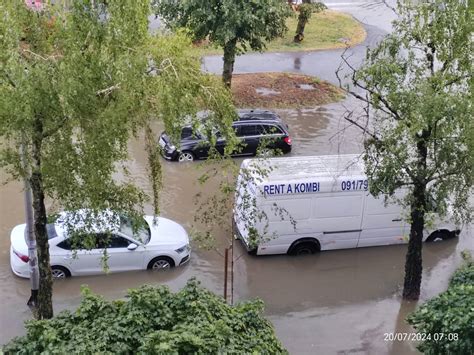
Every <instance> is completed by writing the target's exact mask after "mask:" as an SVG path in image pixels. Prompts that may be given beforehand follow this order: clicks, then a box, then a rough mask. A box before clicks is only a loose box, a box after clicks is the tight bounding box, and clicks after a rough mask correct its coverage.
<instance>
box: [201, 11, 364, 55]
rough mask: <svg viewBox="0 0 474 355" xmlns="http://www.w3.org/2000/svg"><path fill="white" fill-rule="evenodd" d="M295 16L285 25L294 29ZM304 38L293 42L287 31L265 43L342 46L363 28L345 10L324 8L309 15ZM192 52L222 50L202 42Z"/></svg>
mask: <svg viewBox="0 0 474 355" xmlns="http://www.w3.org/2000/svg"><path fill="white" fill-rule="evenodd" d="M297 22H298V18H297V17H295V16H292V17H289V18H288V19H287V20H286V26H287V27H288V28H290V29H293V28H296V26H297ZM304 36H305V40H304V41H302V42H301V43H295V42H294V41H293V37H294V33H293V32H292V31H288V32H287V33H286V34H285V35H284V36H283V37H279V38H275V39H274V40H272V41H270V42H268V43H267V44H266V51H267V52H288V51H312V50H319V49H334V48H346V47H347V46H350V47H352V46H354V45H357V44H359V43H361V42H362V41H363V40H364V39H365V36H366V33H365V30H364V27H363V26H362V25H361V24H360V23H359V22H357V21H356V20H355V19H354V18H353V17H352V16H350V15H349V14H346V13H342V12H338V11H333V10H325V11H323V12H319V13H317V14H313V18H312V20H311V21H309V22H308V23H307V24H306V27H305V31H304ZM194 50H195V52H196V53H197V54H198V55H200V56H204V55H217V54H222V50H219V49H218V48H215V47H213V46H212V45H210V44H207V43H206V42H204V43H200V44H199V45H197V46H195V48H194Z"/></svg>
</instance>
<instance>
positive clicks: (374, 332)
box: [0, 2, 474, 354]
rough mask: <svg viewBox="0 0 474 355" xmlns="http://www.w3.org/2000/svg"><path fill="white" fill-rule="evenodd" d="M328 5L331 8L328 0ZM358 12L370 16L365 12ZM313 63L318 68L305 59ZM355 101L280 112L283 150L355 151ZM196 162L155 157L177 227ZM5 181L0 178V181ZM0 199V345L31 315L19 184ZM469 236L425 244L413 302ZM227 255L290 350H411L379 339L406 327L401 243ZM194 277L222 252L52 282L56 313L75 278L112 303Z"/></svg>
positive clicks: (71, 298) (218, 273) (217, 268)
mask: <svg viewBox="0 0 474 355" xmlns="http://www.w3.org/2000/svg"><path fill="white" fill-rule="evenodd" d="M347 4H348V5H347V6H348V8H349V9H352V8H353V7H354V8H357V6H361V5H357V4H355V3H353V2H349V3H347ZM332 6H336V5H334V3H333V5H332ZM337 6H342V5H337ZM344 6H346V5H344ZM344 6H342V7H344ZM347 6H346V7H345V8H347ZM360 9H362V7H360ZM364 9H365V10H363V9H362V10H361V12H360V16H362V17H363V16H365V17H366V18H369V19H370V18H373V17H375V18H377V21H380V19H379V18H378V17H377V16H376V15H374V14H372V12H374V11H380V9H378V10H371V9H370V8H367V7H366V8H364ZM340 10H344V8H341V9H340ZM347 11H349V10H347ZM364 11H366V12H367V13H369V14H371V15H370V16H369V15H367V14H366V15H364V14H363V12H364ZM382 22H383V21H382ZM384 23H385V22H384ZM379 28H380V30H378V31H379V32H378V33H379V34H382V33H383V31H382V29H384V27H383V26H380V27H379ZM385 30H389V28H388V29H386V28H385ZM369 33H371V32H370V30H369ZM372 34H373V36H374V37H373V38H372V39H370V38H368V40H367V41H369V42H370V41H372V40H376V37H377V31H373V32H372ZM369 37H370V36H369ZM293 55H297V54H294V53H292V54H291V55H288V56H286V59H285V58H284V57H285V56H284V55H282V56H281V61H280V62H279V61H278V60H276V61H275V62H273V59H272V62H271V65H272V68H273V65H275V67H274V69H273V70H279V68H284V67H285V66H288V65H289V66H290V67H291V66H292V65H293V66H294V60H293V63H291V59H290V57H291V56H293ZM305 55H308V56H307V57H304V56H303V57H301V58H300V61H301V63H300V69H299V70H300V71H304V72H305V73H309V74H311V73H313V72H311V73H310V72H307V69H306V68H313V69H311V70H314V73H316V72H321V73H323V72H324V70H323V68H324V66H326V69H327V70H329V69H328V68H329V67H333V66H334V65H335V63H333V62H332V61H331V59H330V58H329V57H327V58H326V59H321V58H324V56H325V55H327V53H326V54H324V53H316V54H313V53H307V54H305ZM318 55H319V56H321V57H317V56H318ZM252 56H253V55H252ZM256 56H257V55H256ZM272 56H273V57H270V58H275V57H274V56H275V55H273V54H272ZM259 58H260V57H259ZM278 58H280V57H278ZM316 58H319V59H316ZM334 58H335V57H333V59H334ZM242 60H243V61H244V62H242ZM258 60H261V59H258ZM288 60H289V61H290V62H288ZM246 61H248V62H249V63H250V62H251V61H252V60H251V59H246V57H240V58H239V60H238V63H237V64H238V65H237V70H238V71H240V70H242V69H243V68H245V62H246ZM264 61H265V60H264ZM312 61H314V62H313V63H318V64H317V65H316V64H313V65H311V62H312ZM320 61H323V62H324V64H321V62H320ZM285 63H286V64H285ZM293 69H294V68H293ZM308 70H309V69H308ZM327 75H328V77H329V74H327ZM322 77H323V76H322ZM323 78H324V77H323ZM333 79H334V78H333ZM333 79H331V80H333ZM328 80H330V79H328ZM331 80H330V81H331ZM355 106H356V103H355V102H354V101H353V100H352V99H346V100H344V101H343V102H340V103H335V104H330V105H325V106H321V107H318V108H315V109H307V110H279V111H278V112H279V113H280V115H281V116H282V118H283V119H284V120H285V121H286V122H287V123H288V125H289V126H290V133H291V135H292V138H293V145H294V149H293V151H292V153H291V154H292V155H316V154H337V153H353V152H360V151H361V149H362V146H361V139H362V137H361V135H360V133H359V131H358V130H356V129H355V128H353V127H350V126H349V125H348V124H347V123H346V122H345V121H344V120H343V119H342V116H343V113H344V112H345V107H355ZM157 131H159V127H157ZM130 154H131V161H130V169H131V172H132V176H133V177H135V179H136V181H137V183H138V184H139V185H140V186H142V187H143V188H144V189H145V191H148V192H150V187H149V185H148V182H147V179H146V164H147V162H146V158H145V154H144V151H143V148H142V146H141V143H140V140H137V141H135V142H131V143H130ZM237 162H239V160H237ZM201 164H202V163H193V164H184V165H183V164H177V163H168V162H163V176H164V183H163V186H164V191H163V193H162V196H161V209H162V215H163V216H165V217H168V218H171V219H174V220H176V221H178V222H179V223H182V224H183V225H185V226H186V227H187V228H188V229H189V228H190V227H191V223H192V221H193V217H194V214H195V213H196V209H197V207H196V206H195V205H194V202H193V201H194V195H195V194H196V193H198V192H201V193H203V194H209V193H212V191H214V188H213V186H209V185H204V186H201V185H199V184H198V182H197V177H198V176H199V175H200V174H201V171H200V170H198V169H197V167H198V166H200V165H201ZM2 174H3V173H2ZM5 178H6V176H5V175H4V174H3V175H2V176H1V180H2V181H4V180H5ZM0 201H1V202H0V283H1V288H0V299H1V300H2V302H1V304H0V344H3V343H5V342H7V341H8V340H9V339H11V338H12V337H13V336H16V335H21V334H23V333H24V328H23V321H24V320H26V319H30V318H31V314H30V312H29V310H28V308H27V307H26V305H25V303H26V300H27V299H28V297H29V292H30V291H29V282H28V281H27V280H23V279H19V278H17V277H15V276H14V275H13V274H12V272H11V271H10V266H9V233H10V230H11V228H12V227H13V226H15V225H16V224H19V223H23V221H24V211H23V197H22V191H21V184H19V183H10V184H8V185H4V186H0ZM146 212H147V213H151V212H152V209H151V206H146ZM217 233H218V234H217V235H218V238H219V239H218V245H219V246H222V245H223V244H224V241H225V240H226V235H224V234H223V233H222V231H221V232H220V233H219V231H217ZM473 240H474V239H473V233H472V231H471V230H464V231H463V232H462V233H461V235H460V237H459V238H458V239H454V240H450V241H447V242H440V243H433V244H430V245H425V247H424V252H423V258H424V271H423V284H422V295H421V301H423V300H426V299H428V298H431V297H433V296H435V295H436V294H438V293H439V292H441V291H443V290H444V289H446V287H447V284H448V280H449V277H450V275H451V274H452V272H453V271H454V270H455V269H456V267H457V266H458V265H459V264H460V262H461V258H460V251H462V250H464V249H469V250H471V251H474V242H473ZM235 253H236V257H237V256H239V259H238V260H237V261H236V263H235V283H234V297H235V300H236V301H239V300H247V299H251V298H255V297H260V298H262V299H263V300H264V301H265V304H266V315H267V317H268V318H269V319H270V320H271V321H272V322H273V324H274V326H275V328H276V332H277V335H278V337H279V338H280V339H281V340H282V342H283V344H284V346H285V347H286V348H287V349H288V350H289V351H290V353H292V354H316V353H317V354H415V353H417V351H416V349H415V344H413V343H400V342H388V341H384V333H390V332H409V331H412V330H411V329H410V327H409V326H408V325H407V324H406V323H405V322H404V319H405V317H406V315H407V314H408V313H410V312H411V311H412V310H413V309H414V307H415V306H416V303H406V302H401V298H400V290H401V289H400V287H401V285H402V283H403V268H404V261H405V253H406V246H404V245H397V246H386V247H375V248H362V249H354V250H340V251H327V252H323V253H320V254H318V255H314V256H307V257H298V258H294V257H288V256H285V255H281V256H269V257H254V256H250V255H248V254H246V253H245V252H244V249H243V247H242V246H241V245H240V244H236V251H235ZM193 276H196V277H197V278H198V279H199V280H201V282H202V283H203V285H204V286H206V287H208V288H209V289H211V290H212V291H214V292H216V293H218V294H222V291H223V258H222V257H221V256H220V255H219V254H218V253H216V252H214V251H204V250H199V249H196V248H195V249H194V250H193V254H192V257H191V260H190V263H189V264H188V265H186V266H184V267H180V268H175V269H173V270H170V271H169V272H161V273H160V272H148V271H142V272H129V273H121V274H111V275H106V276H94V277H77V278H71V279H68V280H64V281H61V282H57V283H55V285H54V306H55V311H56V312H58V311H60V310H62V309H74V307H76V306H77V304H78V302H79V300H80V294H79V292H80V286H81V285H83V284H87V285H89V287H90V288H91V289H92V290H93V291H94V292H97V293H99V294H102V295H104V296H105V297H106V298H109V299H113V298H119V297H123V296H124V294H125V292H126V289H128V288H133V287H138V286H140V285H142V284H145V283H147V284H153V285H159V284H166V285H169V286H170V287H171V288H172V289H173V290H177V289H179V288H181V287H182V286H183V285H184V284H185V283H186V280H188V279H189V278H190V277H193ZM249 350H250V349H249Z"/></svg>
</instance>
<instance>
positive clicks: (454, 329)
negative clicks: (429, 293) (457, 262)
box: [408, 260, 474, 355]
mask: <svg viewBox="0 0 474 355" xmlns="http://www.w3.org/2000/svg"><path fill="white" fill-rule="evenodd" d="M473 299H474V262H473V261H472V260H470V261H468V262H466V264H465V265H464V266H462V267H461V268H459V269H458V270H457V271H456V273H455V274H454V275H453V277H452V279H451V282H450V284H449V287H448V290H447V291H445V292H443V293H441V294H440V295H439V296H437V297H435V298H433V299H431V300H429V301H428V302H426V303H425V304H423V305H422V306H421V307H420V308H419V309H418V310H417V311H415V312H414V313H413V314H411V315H410V316H409V317H408V322H409V323H410V324H411V325H413V326H414V327H415V329H416V331H417V332H418V333H423V334H431V336H432V337H434V334H438V335H439V337H441V336H442V338H441V339H439V340H438V341H434V340H431V341H429V340H427V341H424V342H422V343H421V344H420V345H419V346H418V349H419V350H420V351H421V352H423V353H424V354H428V355H429V354H472V353H473V352H474V327H473V324H474V308H473V307H472V300H473Z"/></svg>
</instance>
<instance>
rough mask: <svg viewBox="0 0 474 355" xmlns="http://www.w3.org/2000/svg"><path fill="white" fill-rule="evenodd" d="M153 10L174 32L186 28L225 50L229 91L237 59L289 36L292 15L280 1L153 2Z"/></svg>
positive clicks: (225, 73)
mask: <svg viewBox="0 0 474 355" xmlns="http://www.w3.org/2000/svg"><path fill="white" fill-rule="evenodd" d="M152 6H153V8H154V11H155V13H156V14H157V15H159V16H161V18H162V19H163V20H164V22H165V23H166V24H167V25H168V26H169V27H171V28H172V29H177V28H187V29H188V30H189V31H190V32H191V33H192V35H193V37H194V39H195V40H202V39H206V38H208V39H209V41H210V42H211V43H213V44H215V45H216V46H219V47H221V48H223V49H224V73H223V79H224V82H225V83H226V85H228V86H229V87H230V81H231V78H232V72H233V63H234V60H235V56H236V55H238V54H239V53H243V52H246V51H247V50H249V49H251V50H258V51H261V50H263V49H265V43H266V42H268V41H271V40H272V39H274V38H276V37H281V36H282V35H283V34H284V33H285V32H286V30H287V28H286V22H285V20H286V18H287V17H288V16H290V14H291V12H290V10H289V8H288V6H287V5H286V4H285V3H284V2H283V1H281V0H259V1H248V0H209V1H202V0H183V1H168V0H153V1H152Z"/></svg>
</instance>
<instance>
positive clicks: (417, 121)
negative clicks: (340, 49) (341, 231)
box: [354, 0, 474, 221]
mask: <svg viewBox="0 0 474 355" xmlns="http://www.w3.org/2000/svg"><path fill="white" fill-rule="evenodd" d="M398 11H399V17H398V19H397V20H396V21H395V22H394V31H393V32H392V33H391V34H389V35H388V36H387V37H386V38H385V39H384V40H383V41H382V42H381V43H380V44H379V45H378V46H377V47H376V48H374V49H371V50H369V51H368V52H367V59H366V62H365V64H364V65H363V66H362V67H361V69H359V70H357V72H356V74H355V77H354V84H355V85H356V86H358V87H359V88H362V89H363V90H365V91H366V92H367V94H368V96H367V99H363V101H365V102H366V103H367V104H368V105H370V126H371V131H372V132H374V136H375V137H376V139H372V140H368V141H367V142H366V155H365V162H366V166H367V173H368V175H369V176H370V178H371V187H372V188H371V192H372V193H375V194H377V193H381V192H383V193H386V194H388V195H391V194H392V193H393V192H394V191H395V189H397V188H400V187H402V186H406V187H407V188H408V189H412V187H413V185H414V184H416V183H419V184H421V185H426V186H427V188H426V193H427V194H426V199H427V200H430V201H436V204H431V206H432V207H433V208H436V207H439V208H437V211H438V212H442V213H441V214H444V213H445V212H446V211H447V208H446V203H447V201H448V200H450V201H451V203H453V204H454V205H455V208H454V209H453V211H454V213H455V217H456V218H457V220H458V221H459V220H463V221H466V220H469V219H470V218H471V216H470V212H469V211H470V210H469V208H468V203H467V199H466V196H469V195H470V191H471V189H472V184H473V181H472V176H473V173H472V164H470V159H471V158H470V157H471V156H472V149H470V146H469V132H470V131H469V125H470V122H471V121H472V117H473V114H474V112H473V105H472V102H473V100H472V90H471V88H470V83H469V77H471V76H472V58H471V56H472V55H471V53H472V49H473V41H472V36H471V35H469V33H472V21H471V22H468V21H466V18H467V17H468V16H469V15H468V12H469V10H468V6H467V4H466V3H465V2H462V1H461V2H460V1H447V2H446V1H438V0H430V1H421V2H417V3H411V2H407V1H399V3H398ZM470 58H471V59H470ZM364 126H365V124H364ZM471 132H472V128H471ZM420 144H421V145H423V146H425V147H426V150H427V151H426V157H425V158H423V157H422V156H420V155H419V153H418V150H417V146H419V145H420ZM423 160H424V163H422V161H423ZM418 203H419V201H418ZM405 205H406V206H410V205H411V202H410V199H407V200H406V201H405ZM420 207H421V205H420ZM432 211H434V209H428V210H427V211H426V212H432Z"/></svg>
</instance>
